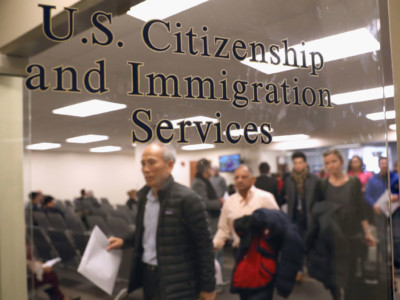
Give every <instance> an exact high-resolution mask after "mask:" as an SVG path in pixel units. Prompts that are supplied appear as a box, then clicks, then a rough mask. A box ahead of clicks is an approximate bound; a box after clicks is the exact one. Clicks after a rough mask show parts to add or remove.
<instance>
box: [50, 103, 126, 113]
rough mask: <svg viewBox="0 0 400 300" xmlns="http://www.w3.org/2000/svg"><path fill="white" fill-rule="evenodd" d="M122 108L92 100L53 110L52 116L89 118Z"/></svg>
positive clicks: (119, 105)
mask: <svg viewBox="0 0 400 300" xmlns="http://www.w3.org/2000/svg"><path fill="white" fill-rule="evenodd" d="M124 108H126V105H125V104H120V103H114V102H108V101H103V100H97V99H94V100H89V101H85V102H81V103H77V104H73V105H68V106H65V107H61V108H58V109H55V110H53V114H56V115H66V116H73V117H89V116H94V115H99V114H104V113H107V112H110V111H114V110H120V109H124Z"/></svg>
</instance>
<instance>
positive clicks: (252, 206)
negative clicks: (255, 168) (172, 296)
mask: <svg viewBox="0 0 400 300" xmlns="http://www.w3.org/2000/svg"><path fill="white" fill-rule="evenodd" d="M234 181H235V187H236V190H237V193H235V194H233V195H232V196H230V197H229V198H228V199H227V200H226V201H225V203H224V205H223V206H222V212H221V216H220V218H219V221H218V231H217V233H216V235H215V236H214V239H213V244H214V248H215V249H216V250H217V251H219V250H221V249H222V247H223V246H224V245H225V242H226V240H227V239H228V238H229V237H230V236H231V235H232V236H233V248H234V249H235V256H236V252H237V251H238V250H237V249H238V247H239V244H240V238H239V236H238V235H237V234H236V232H235V230H234V221H235V220H237V219H239V218H241V217H243V216H249V215H251V214H252V213H253V212H254V211H255V210H256V209H258V208H267V209H277V210H279V206H278V204H277V203H276V200H275V198H274V195H272V194H271V193H270V192H266V191H263V190H260V189H258V188H256V187H255V186H254V177H253V174H252V172H251V170H250V168H249V167H247V166H246V165H240V166H239V167H238V168H237V169H236V171H235V173H234ZM240 295H241V299H262V298H248V295H247V294H246V295H244V294H243V293H240ZM262 295H264V294H263V293H261V294H258V293H257V291H256V293H255V296H258V297H261V296H262Z"/></svg>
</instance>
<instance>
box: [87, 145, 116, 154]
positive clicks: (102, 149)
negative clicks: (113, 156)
mask: <svg viewBox="0 0 400 300" xmlns="http://www.w3.org/2000/svg"><path fill="white" fill-rule="evenodd" d="M115 151H121V147H117V146H103V147H96V148H90V152H96V153H104V152H115Z"/></svg>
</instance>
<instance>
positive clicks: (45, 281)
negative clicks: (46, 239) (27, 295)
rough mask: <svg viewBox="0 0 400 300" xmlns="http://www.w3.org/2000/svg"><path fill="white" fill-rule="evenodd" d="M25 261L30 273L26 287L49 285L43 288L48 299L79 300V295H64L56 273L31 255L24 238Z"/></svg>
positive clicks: (29, 246)
mask: <svg viewBox="0 0 400 300" xmlns="http://www.w3.org/2000/svg"><path fill="white" fill-rule="evenodd" d="M26 262H27V266H28V271H29V272H30V273H31V274H32V278H28V279H29V281H28V288H29V287H31V286H32V287H33V288H38V287H41V286H44V285H49V288H47V289H46V290H45V292H46V293H47V295H48V296H49V299H50V300H80V297H76V298H73V299H71V298H69V297H66V296H64V294H63V293H62V291H61V290H60V285H59V281H58V276H57V274H56V273H55V272H54V271H53V269H52V268H51V267H48V266H45V265H43V263H42V262H41V261H40V260H37V259H36V258H35V257H34V256H33V255H32V249H31V245H30V243H29V241H28V240H26Z"/></svg>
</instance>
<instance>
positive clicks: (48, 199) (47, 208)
mask: <svg viewBox="0 0 400 300" xmlns="http://www.w3.org/2000/svg"><path fill="white" fill-rule="evenodd" d="M43 211H44V212H45V213H55V214H60V215H61V216H62V217H64V213H63V212H62V211H61V210H60V209H58V208H57V207H55V205H54V198H53V196H50V195H47V196H44V198H43Z"/></svg>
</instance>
